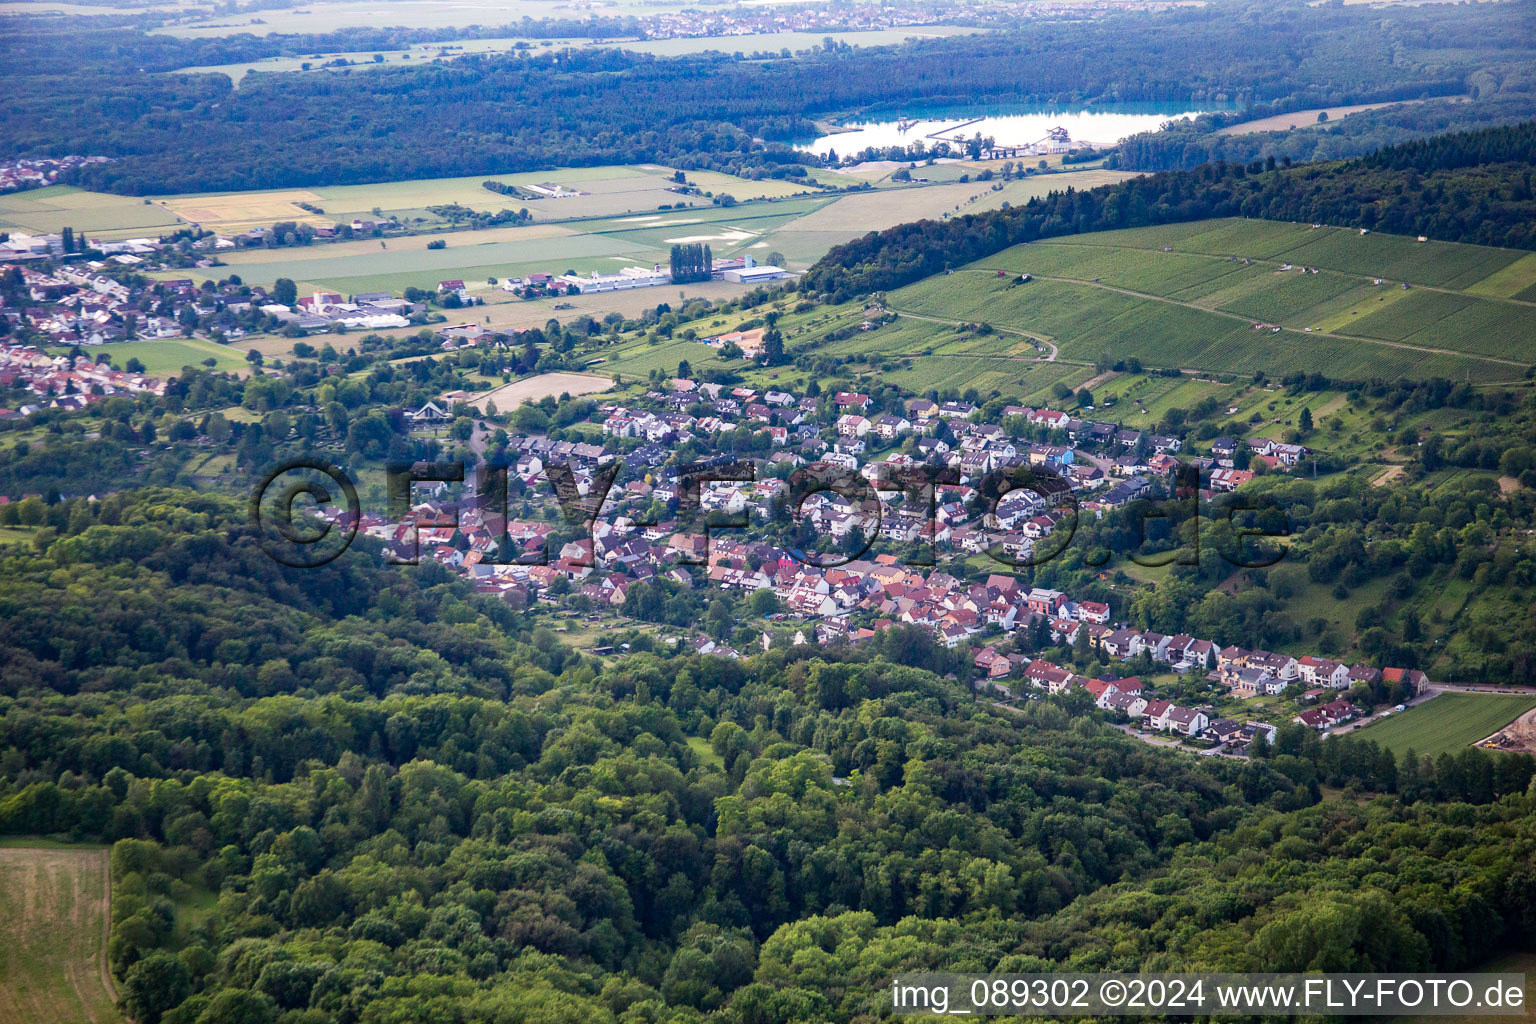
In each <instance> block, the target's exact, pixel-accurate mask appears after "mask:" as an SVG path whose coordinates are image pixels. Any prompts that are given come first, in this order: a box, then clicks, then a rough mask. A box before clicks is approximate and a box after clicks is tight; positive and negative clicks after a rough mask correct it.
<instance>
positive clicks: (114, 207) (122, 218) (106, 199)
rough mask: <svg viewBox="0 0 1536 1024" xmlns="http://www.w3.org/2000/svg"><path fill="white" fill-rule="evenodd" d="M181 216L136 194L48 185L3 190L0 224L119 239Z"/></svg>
mask: <svg viewBox="0 0 1536 1024" xmlns="http://www.w3.org/2000/svg"><path fill="white" fill-rule="evenodd" d="M179 223H180V221H178V220H177V219H176V217H175V216H174V215H173V214H171V213H170V212H169V211H167V210H165V209H163V208H161V207H159V206H155V205H153V204H146V203H145V202H144V200H142V199H135V198H133V197H132V196H115V195H109V194H108V193H106V192H87V191H85V190H84V189H78V188H74V187H73V186H70V185H50V186H48V187H47V188H39V189H32V190H30V191H27V192H15V193H12V194H10V195H5V196H0V230H5V231H16V232H24V233H26V234H34V235H46V234H57V233H59V232H60V231H62V230H63V229H64V228H66V227H72V228H75V229H76V230H78V231H83V232H85V233H86V234H87V235H89V236H90V237H91V238H101V239H105V240H107V241H115V240H117V239H122V238H135V237H138V236H140V235H147V236H154V235H157V234H159V233H160V232H161V231H170V230H173V229H174V228H175V227H176V226H177V225H178V224H179Z"/></svg>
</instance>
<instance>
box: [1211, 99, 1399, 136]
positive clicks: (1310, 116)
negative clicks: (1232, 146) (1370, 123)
mask: <svg viewBox="0 0 1536 1024" xmlns="http://www.w3.org/2000/svg"><path fill="white" fill-rule="evenodd" d="M1422 102H1423V100H1396V101H1393V102H1392V103H1357V104H1355V105H1354V106H1350V107H1315V108H1313V109H1312V110H1293V111H1291V112H1290V113H1289V114H1275V115H1274V116H1273V117H1261V118H1259V119H1258V120H1255V121H1244V122H1243V123H1242V124H1230V125H1227V127H1225V128H1223V129H1221V130H1220V132H1219V133H1218V134H1221V135H1248V134H1251V133H1253V132H1284V131H1289V130H1291V129H1292V128H1315V127H1316V126H1317V125H1318V124H1319V123H1320V122H1319V121H1318V120H1317V115H1318V114H1322V113H1326V114H1327V115H1328V120H1329V121H1337V120H1338V119H1339V118H1341V117H1348V116H1349V115H1350V114H1358V113H1360V112H1361V111H1362V110H1375V109H1376V108H1377V107H1391V106H1396V105H1397V104H1398V103H1422Z"/></svg>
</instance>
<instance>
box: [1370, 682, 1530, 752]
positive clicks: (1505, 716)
mask: <svg viewBox="0 0 1536 1024" xmlns="http://www.w3.org/2000/svg"><path fill="white" fill-rule="evenodd" d="M1533 707H1536V697H1533V696H1529V695H1526V694H1486V693H1442V694H1441V695H1440V696H1438V697H1435V698H1433V699H1432V700H1428V701H1425V702H1424V703H1423V704H1418V705H1415V706H1414V707H1411V708H1409V709H1408V710H1407V711H1403V712H1399V713H1398V714H1394V715H1393V716H1392V717H1390V718H1387V719H1385V720H1383V721H1380V722H1375V723H1373V724H1371V725H1368V726H1366V727H1365V728H1364V729H1361V730H1360V731H1359V732H1358V733H1357V734H1356V735H1358V736H1360V737H1361V738H1362V739H1368V740H1375V741H1376V742H1377V743H1379V744H1381V745H1382V746H1384V747H1387V748H1388V749H1391V750H1394V751H1396V752H1398V753H1402V752H1403V751H1405V750H1416V751H1418V752H1419V753H1420V754H1427V755H1429V756H1430V757H1435V756H1437V755H1439V754H1444V753H1447V752H1451V753H1454V752H1455V751H1457V750H1460V749H1462V748H1463V747H1467V746H1470V745H1471V744H1473V743H1476V742H1477V741H1478V740H1480V739H1483V738H1484V737H1486V736H1491V735H1492V734H1493V733H1496V732H1498V731H1499V730H1500V729H1502V728H1504V726H1506V725H1508V724H1509V723H1510V722H1513V721H1514V720H1515V719H1516V718H1519V717H1520V716H1521V715H1523V714H1524V713H1525V712H1527V711H1529V710H1530V709H1531V708H1533Z"/></svg>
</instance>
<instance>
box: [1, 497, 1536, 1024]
mask: <svg viewBox="0 0 1536 1024" xmlns="http://www.w3.org/2000/svg"><path fill="white" fill-rule="evenodd" d="M51 508H52V509H55V510H57V515H56V516H54V517H53V518H52V519H51V520H50V522H52V523H53V525H51V526H50V527H49V528H48V530H47V531H46V532H41V533H40V534H39V538H40V539H39V542H38V544H37V550H35V551H19V550H16V549H9V550H7V551H6V552H5V553H3V554H0V611H3V615H0V623H3V624H4V627H5V629H6V636H5V643H4V646H3V648H0V651H3V652H4V656H5V661H4V663H3V665H0V750H3V751H4V755H3V757H0V834H12V835H14V834H29V835H36V834H45V835H46V834H54V835H63V836H67V837H71V838H74V839H77V840H86V839H88V840H96V841H106V842H113V843H115V844H116V845H115V846H114V849H113V853H112V864H113V876H114V891H113V901H112V913H113V918H114V920H113V928H112V938H111V942H110V945H109V950H108V958H109V961H110V965H111V968H112V970H113V972H114V973H115V975H116V976H117V978H118V982H119V990H120V992H121V993H122V997H123V1000H124V1006H125V1009H126V1010H127V1011H128V1013H129V1014H130V1015H131V1017H132V1018H133V1019H134V1020H136V1021H139V1022H141V1024H225V1022H228V1021H232V1020H239V1021H244V1022H254V1024H277V1022H278V1021H279V1019H281V1020H282V1021H284V1022H289V1021H321V1020H326V1021H331V1020H334V1021H361V1022H370V1024H386V1022H394V1021H402V1022H403V1021H425V1020H432V1021H452V1022H454V1024H482V1022H483V1024H504V1022H507V1021H538V1022H540V1024H545V1022H549V1024H644V1022H655V1021H667V1022H669V1024H705V1022H709V1024H822V1022H833V1021H837V1022H847V1021H851V1020H868V1019H874V1016H873V1015H875V1014H878V1013H879V1010H880V1006H881V1003H882V999H883V993H884V992H885V991H886V984H887V982H888V979H889V977H890V975H891V974H892V973H893V972H897V971H908V970H966V971H1030V970H1041V969H1049V968H1051V967H1053V966H1058V965H1059V966H1063V967H1071V968H1076V969H1081V970H1137V969H1160V970H1179V969H1183V968H1188V969H1196V968H1199V969H1218V970H1220V969H1229V970H1257V969H1267V970H1282V971H1292V970H1296V971H1299V970H1324V971H1345V970H1356V971H1391V970H1422V969H1428V968H1441V969H1450V968H1462V967H1466V966H1468V965H1471V964H1475V963H1477V962H1478V961H1479V960H1480V959H1482V958H1484V957H1486V956H1488V955H1490V954H1491V953H1492V952H1494V951H1497V950H1501V949H1511V948H1525V947H1526V946H1527V945H1528V944H1529V943H1531V942H1533V941H1536V898H1533V894H1536V867H1533V854H1536V797H1533V796H1532V795H1530V793H1529V788H1530V781H1531V776H1532V762H1531V759H1530V758H1520V757H1504V758H1499V759H1495V758H1494V757H1492V756H1491V755H1488V754H1486V753H1484V752H1482V751H1476V750H1468V751H1466V752H1465V753H1464V754H1462V755H1457V756H1452V755H1449V754H1447V755H1444V756H1442V757H1441V758H1439V759H1437V760H1436V761H1434V762H1430V761H1428V760H1427V759H1424V760H1421V759H1417V758H1414V757H1412V756H1405V757H1403V758H1402V759H1400V760H1397V759H1394V758H1393V757H1392V755H1391V754H1390V753H1384V752H1382V751H1380V750H1378V749H1377V748H1376V746H1375V745H1374V744H1372V743H1369V742H1362V741H1359V740H1354V739H1334V740H1330V741H1329V742H1327V743H1326V744H1324V743H1320V742H1319V741H1318V739H1317V737H1316V736H1315V735H1313V734H1310V733H1309V732H1308V731H1307V730H1305V729H1301V728H1300V727H1290V728H1287V729H1285V730H1282V732H1281V734H1280V737H1279V739H1278V741H1277V743H1276V745H1275V747H1274V749H1273V750H1271V751H1268V752H1261V753H1262V754H1263V756H1261V757H1260V758H1259V759H1256V760H1254V761H1252V762H1250V763H1248V764H1239V763H1235V762H1232V761H1227V760H1224V759H1215V758H1196V757H1189V756H1182V755H1170V754H1169V753H1168V752H1166V751H1160V750H1157V749H1154V748H1152V747H1149V746H1148V745H1146V744H1144V743H1142V742H1140V741H1138V740H1134V739H1131V738H1128V737H1125V736H1123V735H1121V734H1120V733H1119V732H1117V731H1115V730H1114V729H1113V728H1111V727H1109V726H1107V725H1104V724H1102V723H1100V722H1097V721H1095V720H1094V719H1093V717H1092V708H1091V702H1090V701H1088V700H1087V699H1086V695H1085V694H1079V695H1078V696H1076V697H1067V698H1061V699H1053V700H1051V701H1038V702H1032V703H1030V704H1029V705H1028V706H1027V707H1025V708H1023V709H1020V710H1016V711H1005V710H1002V709H999V708H996V707H994V706H992V705H991V704H989V703H987V702H985V701H981V700H979V699H977V698H976V697H975V696H974V695H973V693H972V691H971V690H970V689H969V688H968V687H966V686H965V685H964V684H963V683H961V682H959V681H958V680H956V679H954V678H947V677H945V676H943V675H940V674H938V673H936V672H934V671H931V669H939V670H941V671H951V670H955V669H958V668H960V666H961V662H959V660H958V658H957V657H956V656H955V655H954V653H953V652H949V651H945V650H942V649H939V648H935V647H934V646H933V645H932V644H931V642H930V641H929V640H928V639H927V638H926V637H925V636H924V634H922V633H921V632H920V631H918V630H916V629H915V628H914V629H893V630H887V631H882V633H881V634H880V636H879V638H878V639H877V640H875V641H872V642H871V643H870V644H868V645H865V646H862V647H860V648H859V649H857V650H852V649H849V648H848V647H846V646H834V647H827V648H823V647H818V646H806V647H800V648H790V649H786V650H782V651H779V650H776V651H773V652H768V653H764V654H760V655H758V656H756V657H754V658H752V659H750V660H749V661H746V662H741V663H738V662H733V661H727V660H724V659H720V658H711V657H698V656H696V655H693V654H692V653H691V652H689V651H688V649H687V647H686V645H684V646H683V648H682V649H681V653H677V654H673V653H670V651H668V650H663V649H658V650H656V651H655V652H649V651H637V652H636V653H633V654H631V655H629V656H628V657H626V658H625V659H623V660H621V661H619V662H617V663H614V664H612V665H609V666H602V665H600V664H598V663H597V662H596V661H594V660H592V659H589V658H586V657H584V656H581V655H578V654H574V653H571V652H569V651H568V650H567V649H566V648H565V647H563V646H562V645H561V644H559V643H558V642H556V640H555V638H554V636H553V635H552V634H549V633H548V632H547V631H543V630H534V631H533V632H531V633H530V632H528V627H527V625H526V618H525V617H524V616H519V615H515V614H511V613H510V612H509V611H508V610H507V609H506V608H505V606H503V605H502V604H501V602H500V601H498V600H496V599H494V598H491V597H486V596H481V595H476V594H474V593H472V592H471V591H470V590H469V589H468V588H467V586H466V585H465V584H464V583H462V582H461V581H458V580H455V579H452V578H450V577H449V576H448V575H447V574H446V573H445V572H443V571H442V570H441V569H439V568H437V567H436V566H435V565H434V564H432V563H428V564H425V565H423V566H421V567H416V568H405V567H387V566H384V565H381V564H379V563H378V562H376V561H373V560H371V559H370V558H369V557H368V556H367V554H366V553H364V552H361V551H353V552H349V553H348V555H346V556H344V557H343V558H342V559H339V560H338V561H337V562H336V563H333V567H331V568H328V569H326V570H311V571H309V572H300V571H297V570H289V569H285V568H282V567H279V566H277V565H276V564H275V563H270V562H264V558H265V556H263V555H261V554H260V553H259V552H257V551H256V550H255V545H254V543H253V541H252V538H251V537H250V536H249V534H248V532H247V531H246V529H245V528H244V526H243V524H242V523H241V521H240V520H241V516H240V510H239V508H238V507H237V506H236V504H235V503H234V502H226V501H223V500H220V499H214V498H208V497H201V496H197V495H194V494H191V493H188V492H179V491H170V490H154V491H143V492H137V493H124V494H119V495H114V496H112V497H111V498H108V499H107V500H105V501H102V502H89V501H86V500H83V499H81V500H71V501H66V502H61V503H59V504H57V505H55V506H51ZM311 580H313V581H314V582H310V581H311ZM295 588H297V589H298V590H299V591H300V593H297V594H296V593H294V590H295ZM316 595H323V596H316ZM663 646H664V645H658V648H661V647H663ZM1322 785H1332V786H1340V787H1359V789H1360V790H1361V791H1369V792H1370V793H1376V794H1379V795H1378V796H1375V797H1374V799H1370V802H1369V803H1368V805H1365V806H1361V805H1358V804H1357V803H1356V802H1355V801H1354V800H1353V799H1346V800H1343V801H1339V802H1320V798H1321V786H1322Z"/></svg>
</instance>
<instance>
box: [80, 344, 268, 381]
mask: <svg viewBox="0 0 1536 1024" xmlns="http://www.w3.org/2000/svg"><path fill="white" fill-rule="evenodd" d="M57 351H59V352H67V351H68V349H58V350H57ZM89 351H90V352H91V353H92V354H93V355H94V354H95V353H97V352H105V353H106V354H107V355H108V356H110V357H111V359H112V365H113V366H115V367H117V368H118V369H123V368H125V367H126V366H127V365H128V360H130V359H137V360H138V361H139V362H141V363H143V364H144V372H145V373H147V374H149V375H150V376H151V377H168V376H172V375H174V374H177V373H179V372H180V371H181V369H182V367H184V366H197V367H201V366H202V365H203V360H205V359H213V360H216V363H215V365H214V366H213V367H212V368H213V369H215V370H244V369H247V368H248V367H247V364H246V361H245V352H246V351H247V349H245V348H241V347H240V342H239V340H238V339H237V340H236V341H235V342H234V343H233V344H231V345H229V346H224V345H220V344H217V343H215V342H212V341H203V340H202V339H200V338H163V339H155V340H152V341H122V342H116V343H114V344H112V345H108V346H105V347H103V348H100V349H90V350H89Z"/></svg>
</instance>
